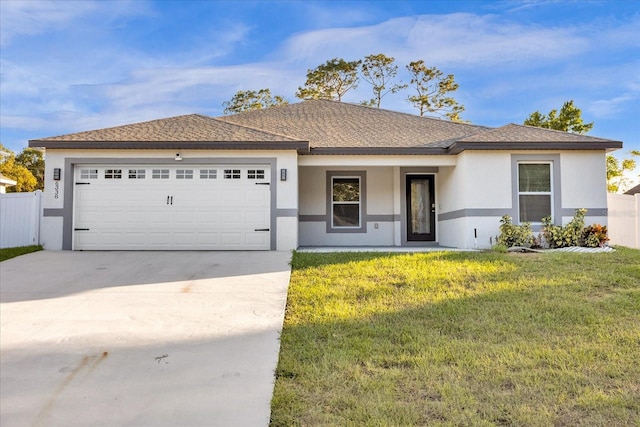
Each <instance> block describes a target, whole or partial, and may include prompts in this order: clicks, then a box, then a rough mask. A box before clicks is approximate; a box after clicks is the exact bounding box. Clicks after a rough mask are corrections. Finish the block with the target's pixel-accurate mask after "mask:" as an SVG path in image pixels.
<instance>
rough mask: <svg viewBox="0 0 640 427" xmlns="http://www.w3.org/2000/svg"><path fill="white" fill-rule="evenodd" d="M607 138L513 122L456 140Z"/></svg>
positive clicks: (555, 140)
mask: <svg viewBox="0 0 640 427" xmlns="http://www.w3.org/2000/svg"><path fill="white" fill-rule="evenodd" d="M605 141H610V140H608V139H603V138H596V137H593V136H586V135H579V134H576V133H569V132H562V131H558V130H553V129H543V128H539V127H534V126H525V125H516V124H514V123H511V124H508V125H505V126H501V127H499V128H495V129H491V130H490V131H487V132H482V133H476V134H474V135H471V136H468V137H466V138H462V139H459V140H458V142H585V143H589V142H605Z"/></svg>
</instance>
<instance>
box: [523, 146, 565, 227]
mask: <svg viewBox="0 0 640 427" xmlns="http://www.w3.org/2000/svg"><path fill="white" fill-rule="evenodd" d="M519 163H550V164H551V188H552V194H551V219H552V222H553V223H554V224H557V223H558V221H562V180H561V166H560V154H542V153H541V154H512V155H511V199H512V205H511V217H512V218H513V220H514V222H515V221H516V219H517V222H518V224H521V223H520V198H519V194H518V190H519V188H520V187H519V183H518V164H519ZM532 229H533V231H534V232H539V231H540V230H541V229H542V224H541V223H539V222H538V223H532Z"/></svg>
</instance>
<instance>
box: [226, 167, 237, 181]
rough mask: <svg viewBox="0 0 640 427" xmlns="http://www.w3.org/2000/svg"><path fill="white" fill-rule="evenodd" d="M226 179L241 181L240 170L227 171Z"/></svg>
mask: <svg viewBox="0 0 640 427" xmlns="http://www.w3.org/2000/svg"><path fill="white" fill-rule="evenodd" d="M224 179H240V169H225V170H224Z"/></svg>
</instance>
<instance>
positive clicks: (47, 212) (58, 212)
mask: <svg viewBox="0 0 640 427" xmlns="http://www.w3.org/2000/svg"><path fill="white" fill-rule="evenodd" d="M42 216H50V217H56V216H61V217H64V209H55V208H45V209H43V210H42Z"/></svg>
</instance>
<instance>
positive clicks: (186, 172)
mask: <svg viewBox="0 0 640 427" xmlns="http://www.w3.org/2000/svg"><path fill="white" fill-rule="evenodd" d="M176 179H193V169H177V170H176Z"/></svg>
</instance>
